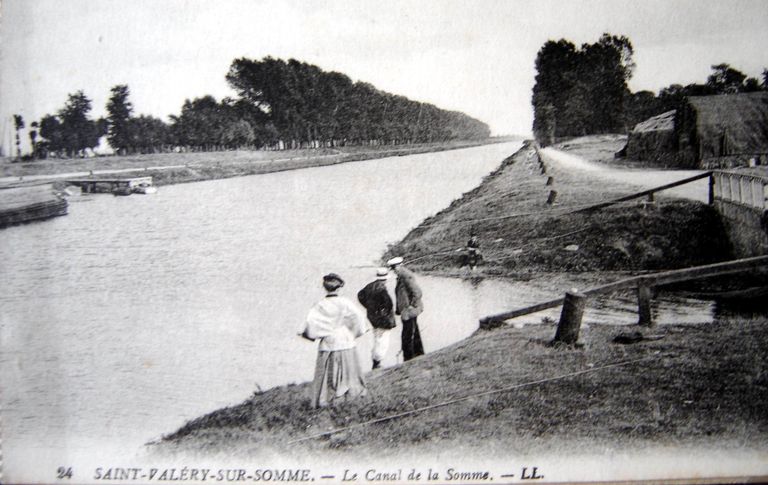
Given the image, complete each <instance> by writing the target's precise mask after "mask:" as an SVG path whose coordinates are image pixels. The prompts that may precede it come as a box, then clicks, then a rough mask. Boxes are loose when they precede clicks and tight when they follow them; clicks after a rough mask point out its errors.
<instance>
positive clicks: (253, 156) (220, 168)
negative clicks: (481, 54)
mask: <svg viewBox="0 0 768 485" xmlns="http://www.w3.org/2000/svg"><path fill="white" fill-rule="evenodd" d="M511 140H512V139H511V138H493V139H490V140H483V141H451V142H445V143H430V144H419V145H398V146H379V147H360V146H356V147H339V148H318V149H302V150H281V151H261V150H241V151H222V152H186V153H160V154H148V155H130V156H106V157H94V158H73V159H47V160H37V161H33V162H23V163H20V162H11V161H8V160H6V161H3V162H2V163H0V177H26V176H32V175H34V176H40V175H55V174H65V173H79V172H89V171H110V170H136V172H137V173H136V174H131V173H130V172H126V173H121V174H120V176H126V177H128V176H131V175H142V176H144V175H151V176H152V177H154V180H155V183H156V184H157V185H168V184H176V183H184V182H196V181H201V180H211V179H219V178H228V177H237V176H242V175H255V174H261V173H269V172H277V171H283V170H293V169H299V168H306V167H318V166H324V165H333V164H337V163H345V162H352V161H360V160H369V159H374V158H385V157H392V156H403V155H412V154H418V153H429V152H439V151H444V150H456V149H460V148H468V147H473V146H479V145H485V144H488V143H501V142H505V141H511Z"/></svg>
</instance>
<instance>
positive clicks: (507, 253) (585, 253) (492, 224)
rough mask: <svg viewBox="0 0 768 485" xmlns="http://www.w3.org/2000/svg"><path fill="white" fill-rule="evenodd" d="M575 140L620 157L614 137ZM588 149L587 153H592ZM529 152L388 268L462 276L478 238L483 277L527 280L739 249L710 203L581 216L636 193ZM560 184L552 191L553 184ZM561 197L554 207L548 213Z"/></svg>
mask: <svg viewBox="0 0 768 485" xmlns="http://www.w3.org/2000/svg"><path fill="white" fill-rule="evenodd" d="M588 140H589V142H581V143H580V142H579V141H578V140H574V141H572V142H569V143H567V144H566V146H567V147H579V153H582V154H584V153H591V156H593V157H594V160H599V159H600V157H601V154H605V153H611V152H612V150H613V145H615V144H616V142H615V140H614V138H613V137H609V138H608V140H607V141H606V142H605V143H607V144H608V145H609V147H610V149H608V150H606V149H603V150H600V149H598V148H597V147H596V146H595V144H596V143H598V142H599V141H600V139H598V140H597V141H595V138H592V137H590V138H589V139H588ZM585 147H586V148H585ZM529 151H530V149H529V148H528V147H523V148H522V149H521V150H520V151H518V152H517V153H516V154H514V155H513V156H512V157H510V158H509V159H507V160H505V161H504V163H503V164H502V166H501V167H500V168H499V169H498V170H496V171H495V172H493V173H492V174H490V175H489V176H488V177H486V179H485V180H484V181H483V183H482V184H481V185H480V186H479V187H477V188H476V189H475V190H473V191H471V192H468V193H466V194H464V195H463V196H462V197H461V198H460V199H457V200H455V201H454V202H453V203H452V204H451V205H450V206H449V207H448V208H446V209H445V210H443V211H441V212H439V213H438V214H436V215H435V216H433V217H431V218H429V219H427V220H425V221H424V222H423V223H422V224H421V225H419V226H418V227H416V228H415V229H414V230H412V231H411V232H410V233H409V234H408V235H407V236H406V237H405V238H404V239H403V240H402V241H401V242H399V243H398V244H396V245H394V246H392V247H391V248H389V250H388V251H387V254H385V255H384V258H383V259H386V258H387V257H390V256H392V255H395V254H399V255H405V257H406V259H407V260H411V261H412V263H411V266H412V267H413V268H415V269H417V270H419V271H421V272H429V273H433V274H444V275H450V274H457V273H458V265H459V264H458V261H459V253H457V252H456V249H458V248H460V247H463V246H464V244H466V241H467V240H468V239H469V235H470V232H471V231H475V232H476V233H477V234H478V236H479V238H480V241H481V245H482V248H481V249H482V251H483V255H484V264H483V265H481V266H480V267H478V269H477V271H476V272H475V276H507V277H524V276H525V275H532V274H537V273H540V272H562V271H565V272H570V273H573V272H590V271H591V272H594V271H640V270H656V269H672V268H675V267H687V266H694V265H698V264H707V263H712V262H716V261H721V260H724V259H728V258H729V257H730V252H731V250H730V247H729V244H728V242H727V241H728V239H727V237H726V236H725V232H724V228H723V224H722V222H721V220H720V217H719V215H718V214H717V212H716V211H715V210H714V208H713V207H710V206H708V205H706V204H702V203H699V202H695V201H687V200H680V199H666V198H662V197H658V198H657V200H656V201H655V203H653V204H647V203H646V202H645V201H630V202H626V203H622V204H619V205H616V206H611V207H608V208H606V209H603V210H600V211H596V212H594V213H571V211H573V210H574V209H577V208H579V207H583V206H586V205H590V204H595V203H599V202H603V201H606V200H610V199H614V198H617V197H620V196H624V195H627V194H631V193H633V192H637V189H636V188H634V187H631V186H628V185H623V184H619V183H614V184H606V183H605V182H600V181H596V180H595V179H594V178H592V177H589V176H588V175H584V174H583V173H580V172H578V171H568V170H564V169H561V168H558V167H549V168H548V170H547V173H546V174H542V173H540V169H539V166H538V163H537V161H536V160H535V159H533V160H531V159H530V158H529V156H528V153H529ZM550 176H551V177H553V178H554V180H555V181H556V183H555V185H546V180H547V177H550ZM553 189H554V190H557V192H558V195H557V199H556V203H555V204H554V205H548V204H547V197H548V195H549V192H550V190H553Z"/></svg>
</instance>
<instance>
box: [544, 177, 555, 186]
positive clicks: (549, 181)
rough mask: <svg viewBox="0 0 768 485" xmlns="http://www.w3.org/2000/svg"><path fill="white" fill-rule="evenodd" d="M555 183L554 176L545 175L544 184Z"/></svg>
mask: <svg viewBox="0 0 768 485" xmlns="http://www.w3.org/2000/svg"><path fill="white" fill-rule="evenodd" d="M553 183H555V177H547V183H546V184H544V185H552V184H553Z"/></svg>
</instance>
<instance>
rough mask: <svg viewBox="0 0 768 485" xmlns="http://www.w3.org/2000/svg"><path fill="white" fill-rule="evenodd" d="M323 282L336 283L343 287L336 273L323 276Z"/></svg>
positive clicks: (342, 281) (342, 282) (341, 280)
mask: <svg viewBox="0 0 768 485" xmlns="http://www.w3.org/2000/svg"><path fill="white" fill-rule="evenodd" d="M323 281H336V282H338V283H339V286H344V280H343V279H341V276H339V275H337V274H336V273H328V274H327V275H325V276H323Z"/></svg>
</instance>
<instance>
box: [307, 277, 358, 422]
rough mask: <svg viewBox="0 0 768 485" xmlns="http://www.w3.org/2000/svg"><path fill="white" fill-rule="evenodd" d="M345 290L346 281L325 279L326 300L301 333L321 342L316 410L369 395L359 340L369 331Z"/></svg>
mask: <svg viewBox="0 0 768 485" xmlns="http://www.w3.org/2000/svg"><path fill="white" fill-rule="evenodd" d="M342 286H344V280H343V279H341V277H340V276H339V275H337V274H335V273H330V274H327V275H325V276H323V287H324V288H325V291H326V295H325V298H323V299H322V300H320V301H319V302H317V303H316V304H315V305H314V306H313V307H312V309H311V310H310V311H309V313H308V314H307V319H306V321H305V322H304V325H303V326H302V328H301V330H300V331H299V334H300V335H301V336H302V337H304V338H306V339H309V340H320V343H319V345H318V352H317V364H316V365H315V379H314V382H313V392H312V405H313V407H315V408H317V407H323V406H328V405H329V404H331V403H332V402H334V401H336V400H342V399H343V400H349V399H353V398H355V397H357V396H362V395H365V393H366V388H365V381H364V380H363V371H362V367H361V365H360V361H359V359H358V357H357V350H356V349H355V339H356V338H357V337H360V336H361V335H363V334H364V333H365V332H366V331H367V330H368V329H367V328H366V325H365V319H364V318H363V316H362V314H361V312H360V311H358V309H357V308H356V307H355V305H354V304H353V303H352V302H351V301H349V300H347V299H346V298H344V297H343V296H339V294H338V290H339V288H341V287H342Z"/></svg>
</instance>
